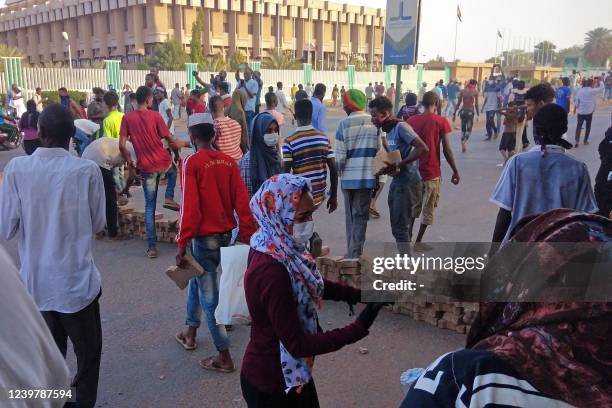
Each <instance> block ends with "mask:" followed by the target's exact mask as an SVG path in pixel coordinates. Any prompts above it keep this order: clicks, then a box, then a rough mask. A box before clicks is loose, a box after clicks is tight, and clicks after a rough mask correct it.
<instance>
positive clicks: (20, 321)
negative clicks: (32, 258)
mask: <svg viewBox="0 0 612 408" xmlns="http://www.w3.org/2000/svg"><path fill="white" fill-rule="evenodd" d="M0 310H2V319H0V344H2V353H0V367H2V370H0V389H2V390H16V389H33V388H41V389H56V390H67V389H68V388H69V387H70V377H69V375H70V373H69V371H68V367H67V366H66V363H65V362H64V357H62V354H61V353H60V351H59V349H58V348H57V345H56V344H55V341H54V340H53V337H52V336H51V333H50V332H49V329H48V328H47V324H46V323H45V321H44V319H43V317H42V315H41V314H40V312H39V311H38V309H37V308H36V305H35V304H34V302H32V298H31V297H30V295H29V294H28V292H27V291H26V290H25V288H24V287H23V283H22V282H21V281H20V280H19V272H18V271H17V268H15V265H14V264H13V262H12V260H11V259H10V257H9V256H8V254H7V253H6V252H5V251H4V249H3V248H2V247H1V246H0ZM73 392H74V391H73ZM65 401H66V399H65V398H64V399H62V400H60V399H56V400H51V399H47V400H44V399H37V400H33V399H32V400H12V402H8V401H4V402H3V403H4V404H7V403H8V406H10V407H32V406H35V407H44V408H50V407H61V406H63V404H64V402H65ZM3 406H6V405H3Z"/></svg>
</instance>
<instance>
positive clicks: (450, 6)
mask: <svg viewBox="0 0 612 408" xmlns="http://www.w3.org/2000/svg"><path fill="white" fill-rule="evenodd" d="M332 1H336V0H332ZM336 2H340V1H336ZM345 2H347V3H351V4H357V5H362V6H368V7H376V8H378V7H383V8H384V7H385V6H386V1H385V0H346V1H345ZM459 6H460V8H461V15H462V19H463V22H462V23H459V27H458V35H457V58H458V59H460V60H461V61H470V62H480V61H484V60H485V59H487V58H490V57H493V56H494V55H495V42H496V40H495V39H496V33H497V30H498V29H499V30H500V31H502V34H503V35H504V37H505V39H504V41H505V43H508V42H511V44H514V42H516V43H517V44H518V43H520V44H521V46H520V47H518V46H517V47H513V48H521V49H527V48H528V47H524V46H523V44H525V42H527V43H529V41H530V40H529V38H531V43H532V44H533V43H535V40H536V39H537V40H538V42H539V41H541V40H548V41H551V42H553V43H554V44H555V45H557V49H560V48H567V47H571V46H572V45H576V44H578V45H582V44H584V37H585V33H586V32H587V31H589V30H592V29H593V28H596V27H607V28H610V29H612V1H610V0H580V1H578V2H577V1H576V0H459ZM456 15H457V0H421V27H420V41H419V62H427V61H429V60H430V59H433V58H435V57H436V56H437V55H441V56H442V57H444V58H445V59H446V60H447V61H452V59H453V48H454V41H455V21H456ZM501 41H502V40H501V39H500V40H499V42H498V53H501V47H502V43H501ZM506 48H507V46H506V44H504V49H506ZM530 49H532V48H530Z"/></svg>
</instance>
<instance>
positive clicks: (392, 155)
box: [372, 149, 402, 174]
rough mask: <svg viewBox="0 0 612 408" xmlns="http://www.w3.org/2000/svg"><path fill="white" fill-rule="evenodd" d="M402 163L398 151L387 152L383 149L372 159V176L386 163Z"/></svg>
mask: <svg viewBox="0 0 612 408" xmlns="http://www.w3.org/2000/svg"><path fill="white" fill-rule="evenodd" d="M401 161H402V155H401V154H400V151H399V150H394V151H392V152H388V151H386V150H385V149H379V150H378V153H376V156H375V157H374V158H373V159H372V174H376V173H378V172H379V171H380V170H381V169H383V168H384V167H385V166H386V164H385V162H388V163H396V164H397V163H399V162H401Z"/></svg>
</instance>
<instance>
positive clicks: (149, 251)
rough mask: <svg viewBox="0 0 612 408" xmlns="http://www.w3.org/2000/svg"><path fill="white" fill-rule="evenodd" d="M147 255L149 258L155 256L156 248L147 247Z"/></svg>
mask: <svg viewBox="0 0 612 408" xmlns="http://www.w3.org/2000/svg"><path fill="white" fill-rule="evenodd" d="M147 256H148V257H149V258H150V259H154V258H157V249H155V248H149V249H147Z"/></svg>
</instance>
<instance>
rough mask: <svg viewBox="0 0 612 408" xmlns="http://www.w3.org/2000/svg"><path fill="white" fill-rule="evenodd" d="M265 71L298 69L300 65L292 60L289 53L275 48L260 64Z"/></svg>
mask: <svg viewBox="0 0 612 408" xmlns="http://www.w3.org/2000/svg"><path fill="white" fill-rule="evenodd" d="M261 66H262V68H266V69H300V68H301V66H302V64H301V63H300V62H299V61H296V60H295V59H293V55H292V53H291V51H288V50H281V49H280V48H275V49H274V50H273V51H272V52H271V53H270V54H269V55H268V56H267V57H265V58H264V59H263V61H262V63H261Z"/></svg>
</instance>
